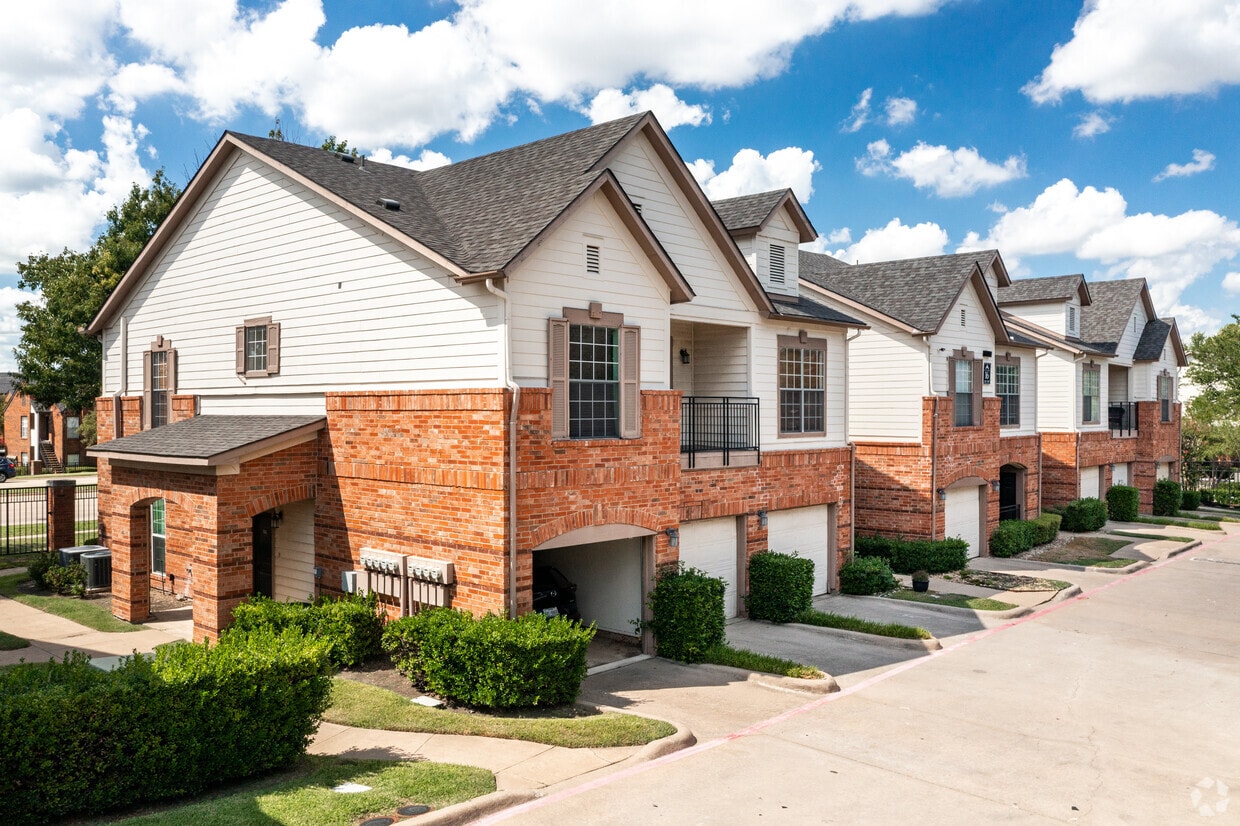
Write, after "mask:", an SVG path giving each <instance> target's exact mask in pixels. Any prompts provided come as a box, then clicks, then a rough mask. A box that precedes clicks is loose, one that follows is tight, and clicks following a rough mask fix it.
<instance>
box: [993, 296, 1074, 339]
mask: <svg viewBox="0 0 1240 826" xmlns="http://www.w3.org/2000/svg"><path fill="white" fill-rule="evenodd" d="M1003 309H1004V310H1005V311H1006V312H1009V313H1011V314H1012V315H1014V316H1016V317H1017V318H1023V319H1025V320H1026V321H1030V322H1032V323H1034V324H1037V325H1038V326H1039V327H1044V328H1046V329H1047V330H1050V331H1051V332H1052V333H1056V334H1057V335H1061V336H1062V335H1066V333H1065V332H1064V330H1065V328H1066V326H1067V320H1068V315H1067V311H1066V310H1065V309H1064V303H1063V302H1062V301H1051V302H1045V303H1041V304H1012V305H1005V306H1004V307H1003Z"/></svg>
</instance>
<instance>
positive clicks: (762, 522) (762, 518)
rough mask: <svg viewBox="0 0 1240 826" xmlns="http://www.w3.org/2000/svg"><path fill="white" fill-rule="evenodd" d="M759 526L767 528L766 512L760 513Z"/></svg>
mask: <svg viewBox="0 0 1240 826" xmlns="http://www.w3.org/2000/svg"><path fill="white" fill-rule="evenodd" d="M758 524H759V525H761V526H762V527H764V528H765V527H766V511H758Z"/></svg>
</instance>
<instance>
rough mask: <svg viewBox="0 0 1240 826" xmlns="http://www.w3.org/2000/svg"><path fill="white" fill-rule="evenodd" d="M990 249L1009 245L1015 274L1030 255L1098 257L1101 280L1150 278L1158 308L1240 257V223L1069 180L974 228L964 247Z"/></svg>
mask: <svg viewBox="0 0 1240 826" xmlns="http://www.w3.org/2000/svg"><path fill="white" fill-rule="evenodd" d="M990 247H997V248H998V249H1000V250H1002V251H1003V255H1004V259H1005V260H1007V261H1008V263H1009V264H1010V265H1011V266H1012V269H1013V270H1014V271H1016V270H1018V269H1019V267H1020V262H1021V259H1022V257H1025V256H1036V255H1054V254H1062V253H1070V254H1072V255H1075V256H1076V257H1077V258H1079V259H1081V260H1083V261H1094V262H1097V264H1098V267H1099V269H1098V271H1097V272H1096V273H1095V274H1094V276H1095V277H1098V278H1102V279H1108V278H1145V279H1146V280H1147V281H1148V282H1149V285H1150V293H1151V295H1152V296H1153V298H1154V302H1155V305H1156V306H1158V307H1170V306H1172V305H1174V304H1177V303H1179V299H1180V296H1181V294H1182V293H1183V291H1184V290H1185V289H1186V288H1187V287H1188V286H1189V285H1190V284H1192V283H1193V282H1194V281H1195V280H1197V279H1198V278H1200V277H1201V276H1202V275H1204V274H1206V273H1208V272H1210V271H1211V270H1212V269H1213V268H1214V267H1215V266H1216V265H1218V264H1219V263H1221V262H1223V261H1228V260H1231V259H1233V258H1235V257H1236V255H1237V254H1240V226H1237V224H1236V222H1235V221H1232V220H1231V219H1229V218H1226V217H1225V216H1222V215H1219V214H1217V213H1215V212H1212V211H1210V210H1189V211H1187V212H1183V213H1180V214H1179V215H1155V214H1152V213H1148V212H1144V213H1137V214H1129V213H1128V203H1127V201H1125V200H1124V197H1123V195H1121V194H1120V193H1119V191H1118V190H1116V189H1113V188H1107V189H1105V190H1098V189H1096V188H1094V187H1092V186H1087V187H1085V188H1084V189H1078V188H1077V186H1076V184H1075V183H1073V182H1072V181H1071V180H1068V179H1066V178H1065V179H1063V180H1061V181H1059V182H1057V183H1055V184H1053V185H1052V186H1050V187H1047V188H1046V189H1045V190H1044V191H1043V192H1042V193H1041V194H1040V195H1038V197H1037V198H1036V199H1034V202H1033V203H1032V204H1030V205H1029V206H1027V207H1019V208H1017V209H1013V210H1010V211H1009V212H1007V213H1005V214H1004V215H1003V216H1002V217H1001V218H999V220H998V221H997V222H995V224H994V225H993V226H992V227H991V228H990V231H989V233H988V234H987V236H986V237H985V238H983V237H981V236H980V234H979V233H976V232H971V233H969V234H968V235H967V236H966V237H965V240H964V242H963V243H962V245H961V249H962V250H965V249H979V248H990Z"/></svg>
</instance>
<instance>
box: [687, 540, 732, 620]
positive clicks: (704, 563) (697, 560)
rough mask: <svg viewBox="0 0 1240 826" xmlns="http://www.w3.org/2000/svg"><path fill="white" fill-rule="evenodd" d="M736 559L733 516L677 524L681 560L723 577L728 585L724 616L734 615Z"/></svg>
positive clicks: (693, 566)
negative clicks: (678, 525) (678, 526)
mask: <svg viewBox="0 0 1240 826" xmlns="http://www.w3.org/2000/svg"><path fill="white" fill-rule="evenodd" d="M736 560H737V545H736V518H735V517H732V516H727V517H724V518H722V519H703V520H701V521H700V522H681V523H680V561H681V562H683V563H685V566H686V567H690V568H699V569H701V570H703V571H705V572H706V573H708V574H710V575H711V576H717V577H722V578H723V582H724V584H725V585H726V586H727V588H726V590H725V591H724V592H723V614H724V616H726V617H734V616H736V613H737V601H736V583H737V576H736Z"/></svg>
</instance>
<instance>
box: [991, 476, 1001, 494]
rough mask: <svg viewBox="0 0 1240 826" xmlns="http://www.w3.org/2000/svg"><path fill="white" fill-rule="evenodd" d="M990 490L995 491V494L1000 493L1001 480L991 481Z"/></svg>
mask: <svg viewBox="0 0 1240 826" xmlns="http://www.w3.org/2000/svg"><path fill="white" fill-rule="evenodd" d="M990 489H991V490H993V491H994V492H995V493H998V492H999V480H998V479H992V480H990Z"/></svg>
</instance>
